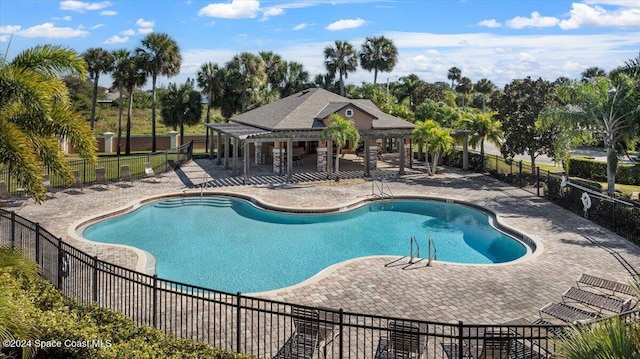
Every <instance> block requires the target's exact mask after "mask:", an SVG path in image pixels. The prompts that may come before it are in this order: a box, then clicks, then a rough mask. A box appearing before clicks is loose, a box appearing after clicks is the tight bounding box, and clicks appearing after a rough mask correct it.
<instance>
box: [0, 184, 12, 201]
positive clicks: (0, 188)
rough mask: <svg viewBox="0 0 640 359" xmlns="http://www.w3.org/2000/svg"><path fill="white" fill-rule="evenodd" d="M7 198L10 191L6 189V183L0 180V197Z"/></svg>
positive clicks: (9, 195) (9, 196)
mask: <svg viewBox="0 0 640 359" xmlns="http://www.w3.org/2000/svg"><path fill="white" fill-rule="evenodd" d="M9 198H11V193H9V191H8V190H7V183H6V182H5V181H0V199H2V200H7V199H9Z"/></svg>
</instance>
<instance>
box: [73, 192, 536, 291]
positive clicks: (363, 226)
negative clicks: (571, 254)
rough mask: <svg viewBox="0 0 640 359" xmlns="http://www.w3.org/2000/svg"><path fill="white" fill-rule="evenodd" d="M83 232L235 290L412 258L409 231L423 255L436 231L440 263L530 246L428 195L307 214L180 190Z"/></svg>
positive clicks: (504, 257)
mask: <svg viewBox="0 0 640 359" xmlns="http://www.w3.org/2000/svg"><path fill="white" fill-rule="evenodd" d="M83 236H84V237H85V238H87V239H90V240H92V241H96V242H104V243H113V244H123V245H130V246H134V247H137V248H140V249H142V250H145V251H148V252H149V253H151V254H152V255H153V256H154V257H155V258H156V272H157V274H158V276H159V277H161V278H166V279H171V280H175V281H180V282H185V283H189V284H193V285H199V286H203V287H208V288H215V289H218V290H223V291H228V292H237V291H241V292H259V291H266V290H272V289H277V288H282V287H287V286H290V285H293V284H296V283H299V282H301V281H304V280H306V279H308V278H310V277H312V276H313V275H315V274H317V273H318V272H320V271H322V270H323V269H325V268H327V267H329V266H331V265H333V264H336V263H339V262H342V261H345V260H348V259H352V258H358V257H366V256H375V255H392V256H407V255H409V245H410V238H411V236H415V237H416V239H417V240H418V242H419V244H420V245H421V247H422V251H423V252H422V256H423V257H424V256H425V252H426V248H427V241H428V238H429V237H433V239H434V241H435V244H436V246H437V248H438V260H440V261H448V262H458V263H474V264H491V263H504V262H509V261H513V260H515V259H517V258H520V257H522V256H524V255H525V254H526V253H527V252H528V247H526V246H525V245H524V244H523V243H522V242H520V241H518V240H516V239H514V238H512V237H510V236H508V235H506V234H505V233H503V232H501V231H499V230H497V229H496V228H494V227H493V226H492V225H491V223H490V220H489V217H488V216H487V215H486V214H485V213H483V212H480V211H478V210H475V209H472V208H469V207H467V206H462V205H458V204H452V203H445V202H441V201H427V200H394V201H392V202H390V201H385V202H368V203H365V204H364V205H362V206H359V207H356V208H353V209H350V210H345V211H341V212H337V213H324V214H301V213H287V212H278V211H270V210H266V209H263V208H260V207H257V206H255V205H253V204H252V203H251V202H249V201H246V200H243V199H238V198H232V197H223V196H218V197H203V198H174V199H166V200H162V201H158V202H152V203H148V204H145V205H143V206H141V207H139V208H137V209H136V210H134V211H131V212H128V213H126V214H123V215H120V216H117V217H112V218H109V219H106V220H103V221H100V222H97V223H95V224H92V225H90V226H88V227H87V228H85V229H84V231H83Z"/></svg>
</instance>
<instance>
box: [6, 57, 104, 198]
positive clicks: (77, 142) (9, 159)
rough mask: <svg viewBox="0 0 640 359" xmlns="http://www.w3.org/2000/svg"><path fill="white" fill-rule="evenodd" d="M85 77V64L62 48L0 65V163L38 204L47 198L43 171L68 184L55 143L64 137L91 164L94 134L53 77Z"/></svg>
mask: <svg viewBox="0 0 640 359" xmlns="http://www.w3.org/2000/svg"><path fill="white" fill-rule="evenodd" d="M85 74H86V62H85V61H84V59H83V58H82V57H81V56H79V55H78V54H77V53H76V52H75V51H74V50H71V49H68V48H65V47H61V46H53V45H41V46H35V47H32V48H29V49H27V50H24V51H22V52H21V53H19V54H18V55H16V57H14V59H13V60H12V61H11V62H9V63H6V62H0V93H2V96H0V164H2V165H3V166H4V167H5V168H7V169H8V171H9V173H11V174H12V175H13V176H15V178H16V179H17V180H18V183H20V185H21V186H22V188H24V189H25V191H26V193H27V194H28V195H29V196H31V197H33V198H34V199H35V200H36V201H37V202H41V201H43V200H45V199H46V188H45V187H44V186H43V185H42V181H41V177H40V174H41V171H42V167H46V168H49V171H51V172H52V173H54V174H57V175H60V176H62V177H63V178H64V179H66V180H68V181H71V180H73V175H72V174H71V168H70V167H69V164H68V162H67V160H66V159H65V157H64V153H63V152H62V150H61V147H60V144H59V142H58V138H60V137H65V138H67V139H68V140H69V142H70V143H71V145H72V146H73V147H74V148H76V149H77V150H78V152H79V154H80V155H81V156H82V157H83V158H85V159H88V160H90V161H91V162H95V160H96V157H95V155H96V154H95V151H96V149H95V139H94V137H93V132H92V131H91V129H90V128H89V126H87V124H86V122H85V120H84V119H83V118H82V117H81V116H80V115H79V114H78V113H76V112H74V111H73V110H72V109H71V103H70V99H69V92H68V90H67V87H66V86H65V84H64V81H63V80H62V79H61V78H60V77H59V76H58V75H73V76H77V77H82V76H85Z"/></svg>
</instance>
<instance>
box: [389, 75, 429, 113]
mask: <svg viewBox="0 0 640 359" xmlns="http://www.w3.org/2000/svg"><path fill="white" fill-rule="evenodd" d="M424 86H425V82H424V81H422V80H421V79H420V78H419V77H418V76H417V75H415V74H411V75H409V76H404V77H401V78H400V83H399V84H398V85H396V86H395V87H394V93H395V95H396V98H397V99H398V102H399V103H400V102H402V101H404V100H405V99H407V100H408V101H409V108H410V109H411V111H415V110H416V107H417V105H418V93H419V92H420V90H421V89H422V88H424Z"/></svg>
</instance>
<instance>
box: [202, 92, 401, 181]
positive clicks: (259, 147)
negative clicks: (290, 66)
mask: <svg viewBox="0 0 640 359" xmlns="http://www.w3.org/2000/svg"><path fill="white" fill-rule="evenodd" d="M334 113H335V114H338V115H340V116H341V117H343V118H345V119H349V120H351V121H353V123H354V124H355V127H356V128H357V129H358V131H359V132H360V136H361V141H362V153H359V154H361V155H362V156H363V157H364V161H363V163H364V175H365V176H369V174H370V171H371V170H373V169H375V168H376V166H377V160H378V150H379V146H378V144H379V143H385V141H387V140H393V141H396V143H397V149H398V156H399V166H400V169H399V173H400V174H404V166H405V157H406V154H405V152H406V151H405V150H409V149H410V146H411V131H412V130H413V128H414V125H413V124H412V123H411V122H408V121H405V120H403V119H400V118H397V117H394V116H391V115H389V114H386V113H384V112H382V111H380V109H378V108H377V107H376V106H375V105H374V104H373V102H371V100H366V99H348V98H346V97H343V96H339V95H337V94H334V93H332V92H329V91H327V90H324V89H321V88H312V89H308V90H304V91H301V92H299V93H296V94H293V95H291V96H288V97H285V98H283V99H280V100H279V101H276V102H273V103H270V104H267V105H264V106H261V107H258V108H256V109H253V110H251V111H247V112H244V113H241V114H239V115H237V116H235V117H232V118H231V119H230V122H229V123H213V124H207V126H208V127H209V128H210V129H211V130H212V131H213V132H215V133H216V134H217V141H211V147H212V148H211V151H210V153H211V154H212V155H213V153H214V151H213V150H214V148H213V146H214V142H215V143H216V146H217V153H218V154H219V155H218V156H217V163H218V164H224V167H225V168H230V166H229V164H231V169H232V170H233V171H234V173H238V171H239V169H238V168H236V164H237V163H238V162H239V161H238V159H239V156H240V153H239V149H240V148H242V149H243V151H242V154H241V156H242V158H243V161H242V162H243V172H244V178H245V180H248V179H249V176H250V171H249V170H250V163H251V161H253V162H254V163H255V164H256V165H264V164H267V163H271V164H272V168H273V172H274V173H275V174H279V175H284V174H286V175H287V178H288V179H290V178H291V176H292V167H293V166H294V164H296V163H298V162H301V161H304V159H305V156H306V158H307V160H308V158H310V157H313V156H310V155H315V162H316V165H315V168H316V170H317V171H319V172H327V173H328V174H331V164H332V161H331V160H330V159H331V158H332V157H330V156H336V155H340V154H336V153H335V149H334V146H333V144H332V141H331V140H330V139H325V138H323V136H322V130H323V129H324V128H325V127H326V125H327V122H326V121H327V119H328V118H329V116H330V115H332V114H334ZM380 140H382V142H380ZM230 152H232V153H230ZM408 153H411V152H410V151H409V152H408Z"/></svg>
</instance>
